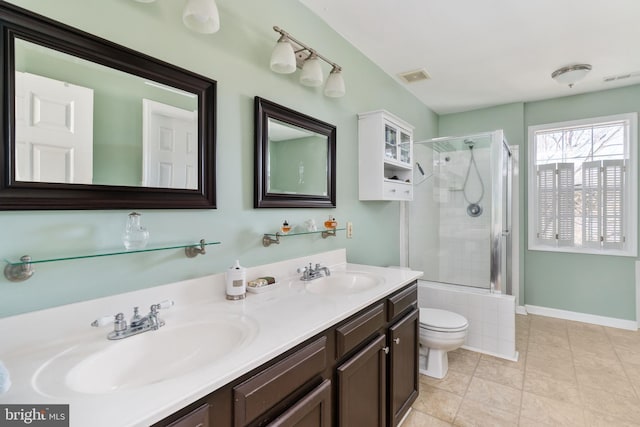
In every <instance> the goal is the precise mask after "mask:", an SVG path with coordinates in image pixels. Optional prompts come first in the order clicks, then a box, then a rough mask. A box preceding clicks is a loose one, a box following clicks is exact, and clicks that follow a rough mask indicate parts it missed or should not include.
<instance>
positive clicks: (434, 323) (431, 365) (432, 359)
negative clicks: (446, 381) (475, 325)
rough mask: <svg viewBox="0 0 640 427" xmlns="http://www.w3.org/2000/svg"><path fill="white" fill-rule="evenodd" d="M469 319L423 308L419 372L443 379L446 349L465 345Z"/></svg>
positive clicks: (447, 312) (455, 314)
mask: <svg viewBox="0 0 640 427" xmlns="http://www.w3.org/2000/svg"><path fill="white" fill-rule="evenodd" d="M468 327H469V322H467V319H466V318H465V317H464V316H461V315H459V314H457V313H453V312H451V311H446V310H439V309H436V308H421V309H420V373H421V374H424V375H428V376H430V377H433V378H444V376H445V375H447V370H448V369H449V361H448V359H447V352H448V351H451V350H455V349H456V348H458V347H460V346H461V345H462V344H464V340H465V338H466V337H467V328H468Z"/></svg>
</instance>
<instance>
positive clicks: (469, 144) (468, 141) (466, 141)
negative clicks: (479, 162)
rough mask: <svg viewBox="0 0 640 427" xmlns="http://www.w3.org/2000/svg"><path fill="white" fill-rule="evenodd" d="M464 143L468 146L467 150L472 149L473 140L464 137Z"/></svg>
mask: <svg viewBox="0 0 640 427" xmlns="http://www.w3.org/2000/svg"><path fill="white" fill-rule="evenodd" d="M464 144H465V145H466V146H467V147H469V150H471V149H473V146H474V145H475V142H473V141H472V140H470V139H465V140H464Z"/></svg>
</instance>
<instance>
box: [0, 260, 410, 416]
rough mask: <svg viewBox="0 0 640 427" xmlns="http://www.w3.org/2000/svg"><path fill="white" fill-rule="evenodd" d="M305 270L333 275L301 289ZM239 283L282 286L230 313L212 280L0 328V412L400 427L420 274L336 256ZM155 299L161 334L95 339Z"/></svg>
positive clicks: (284, 265) (257, 270) (14, 320)
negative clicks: (110, 320)
mask: <svg viewBox="0 0 640 427" xmlns="http://www.w3.org/2000/svg"><path fill="white" fill-rule="evenodd" d="M309 262H312V263H314V264H315V263H321V264H322V265H324V266H327V267H328V269H329V270H330V275H329V276H327V277H320V278H317V279H314V280H311V281H306V282H305V281H301V280H300V274H299V273H296V270H297V269H298V268H299V267H301V266H304V265H307V264H308V263H309ZM247 274H248V276H247V277H248V278H253V277H259V276H263V275H272V276H276V278H277V279H278V282H279V286H278V288H277V289H273V290H270V291H268V292H263V293H260V294H248V295H247V298H246V299H244V300H240V301H228V300H226V299H225V294H224V292H225V291H224V290H225V286H224V274H217V275H212V276H206V277H202V278H198V279H192V280H188V281H183V282H178V283H173V284H169V285H164V286H158V287H153V288H149V289H144V290H140V291H135V292H130V293H126V294H119V295H115V296H110V297H105V298H101V299H96V300H91V301H86V302H81V303H76V304H71V305H67V306H61V307H56V308H52V309H47V310H42V311H37V312H32V313H27V314H23V315H18V316H13V317H8V318H4V319H0V335H1V336H2V337H3V339H2V342H1V343H0V346H1V347H0V355H1V357H2V360H3V362H4V363H5V365H6V366H7V368H8V369H9V371H10V373H11V378H12V382H13V386H12V387H11V389H10V390H9V391H8V392H7V393H6V394H4V395H2V396H0V400H1V401H2V402H3V403H5V404H10V403H16V404H18V403H19V404H25V403H27V404H34V405H35V404H69V405H70V425H71V426H77V427H81V426H88V425H91V426H94V427H100V426H149V425H153V426H169V425H171V426H196V425H203V426H207V425H208V426H256V425H274V426H276V425H278V426H284V425H314V426H330V425H342V426H355V425H368V426H369V425H370V426H375V425H379V426H384V425H397V424H398V422H399V421H400V420H401V418H402V416H403V415H404V414H405V413H406V411H407V410H408V408H409V407H410V405H411V403H412V402H413V400H415V398H416V396H417V392H418V390H417V387H418V380H417V356H418V340H417V334H418V310H417V288H416V285H415V281H416V279H417V278H418V277H420V276H421V273H420V272H415V271H410V270H401V269H392V268H381V267H373V266H366V265H356V264H348V263H346V253H345V251H344V250H343V249H341V250H335V251H330V252H325V253H322V254H317V255H313V256H308V257H303V258H298V259H293V260H287V261H282V262H278V263H274V264H269V265H263V266H258V267H253V268H249V269H248V271H247ZM164 300H171V301H173V302H174V303H175V304H174V305H173V306H170V304H166V303H163V304H161V305H160V306H159V307H160V308H159V310H156V311H157V316H158V318H160V319H162V321H164V322H165V324H164V326H162V327H159V328H157V329H156V330H150V331H148V332H144V333H140V334H137V335H135V336H130V337H127V338H124V339H118V340H109V339H107V335H108V334H109V332H111V331H112V330H113V328H114V326H113V324H110V325H104V326H100V327H97V328H93V327H91V326H90V324H91V322H92V321H93V320H94V319H99V318H101V317H103V316H104V315H110V316H111V315H112V314H113V315H115V314H116V313H119V312H123V313H124V316H125V318H127V319H128V318H129V317H130V316H131V315H132V314H133V310H132V308H133V307H134V306H140V307H141V310H140V312H141V314H143V315H144V314H145V313H146V307H149V306H151V305H154V304H157V303H159V302H161V301H164ZM157 307H158V306H156V308H157Z"/></svg>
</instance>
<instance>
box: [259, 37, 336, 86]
mask: <svg viewBox="0 0 640 427" xmlns="http://www.w3.org/2000/svg"><path fill="white" fill-rule="evenodd" d="M273 30H274V31H275V32H276V33H280V38H279V39H278V43H276V46H275V48H274V49H273V52H272V53H271V61H270V67H271V70H272V71H274V72H276V73H280V74H291V73H294V72H295V71H296V68H301V69H302V73H301V74H300V83H301V84H303V85H305V86H311V87H317V86H320V85H321V84H322V82H323V80H324V76H323V74H322V68H321V66H320V60H321V59H322V60H323V61H324V62H326V63H327V64H329V65H331V67H332V69H331V72H330V73H329V77H328V78H327V83H326V85H325V88H324V94H325V96H328V97H331V98H339V97H341V96H344V94H345V93H346V90H345V84H344V79H343V77H342V68H341V67H340V66H339V65H338V64H336V63H335V62H333V61H330V60H329V59H327V58H326V57H324V56H322V55H320V54H319V53H318V52H317V51H316V50H315V49H312V48H311V47H309V46H307V45H306V44H304V43H302V42H301V41H299V40H297V39H295V38H293V37H292V36H291V35H290V34H289V33H287V32H286V31H284V30H283V29H281V28H279V27H273Z"/></svg>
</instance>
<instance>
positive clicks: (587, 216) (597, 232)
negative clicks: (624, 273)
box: [582, 161, 602, 247]
mask: <svg viewBox="0 0 640 427" xmlns="http://www.w3.org/2000/svg"><path fill="white" fill-rule="evenodd" d="M600 167H601V162H600V161H596V162H584V163H582V244H583V245H584V246H588V247H600V236H602V228H601V226H602V225H601V224H602V223H601V221H600V217H601V212H602V196H601V189H602V182H601V181H602V175H601V174H600Z"/></svg>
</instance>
